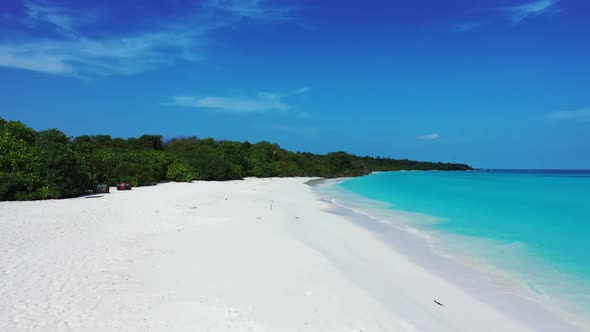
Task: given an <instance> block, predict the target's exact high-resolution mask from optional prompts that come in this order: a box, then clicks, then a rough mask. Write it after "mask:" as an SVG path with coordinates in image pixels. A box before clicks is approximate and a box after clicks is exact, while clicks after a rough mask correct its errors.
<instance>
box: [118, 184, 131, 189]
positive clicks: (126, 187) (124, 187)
mask: <svg viewBox="0 0 590 332" xmlns="http://www.w3.org/2000/svg"><path fill="white" fill-rule="evenodd" d="M117 190H131V183H129V182H121V183H117Z"/></svg>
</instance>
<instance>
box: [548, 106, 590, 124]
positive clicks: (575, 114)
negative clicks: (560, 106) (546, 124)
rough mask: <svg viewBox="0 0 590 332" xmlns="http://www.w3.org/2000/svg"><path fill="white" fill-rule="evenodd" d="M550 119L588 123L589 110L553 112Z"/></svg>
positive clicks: (589, 120) (589, 117) (589, 118)
mask: <svg viewBox="0 0 590 332" xmlns="http://www.w3.org/2000/svg"><path fill="white" fill-rule="evenodd" d="M550 117H551V118H552V119H554V120H563V121H581V122H590V108H582V109H579V110H575V111H559V112H553V113H551V114H550Z"/></svg>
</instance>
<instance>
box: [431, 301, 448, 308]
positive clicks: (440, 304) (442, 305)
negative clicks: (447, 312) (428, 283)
mask: <svg viewBox="0 0 590 332" xmlns="http://www.w3.org/2000/svg"><path fill="white" fill-rule="evenodd" d="M432 301H434V303H436V304H438V305H439V306H441V307H444V306H445V305H444V304H442V303H440V302H438V301H437V300H432Z"/></svg>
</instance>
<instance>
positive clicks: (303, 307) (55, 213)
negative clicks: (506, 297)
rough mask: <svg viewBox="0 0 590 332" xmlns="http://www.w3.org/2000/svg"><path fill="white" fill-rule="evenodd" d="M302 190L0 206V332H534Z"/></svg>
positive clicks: (249, 184) (198, 188) (173, 187)
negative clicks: (414, 260)
mask: <svg viewBox="0 0 590 332" xmlns="http://www.w3.org/2000/svg"><path fill="white" fill-rule="evenodd" d="M308 180H310V179H304V178H296V179H246V180H244V181H230V182H193V183H165V184H160V185H157V186H154V187H143V188H136V189H135V188H134V189H133V190H132V191H130V192H117V191H114V192H113V191H111V193H110V194H106V195H95V196H88V197H81V198H75V199H68V200H59V201H35V202H3V203H0V330H2V331H25V330H26V331H438V332H440V331H469V332H471V331H529V330H532V329H529V328H528V327H527V326H525V325H523V324H522V323H519V322H518V321H516V320H515V319H512V318H510V317H507V316H506V315H503V314H501V313H500V312H499V311H497V310H495V309H494V308H493V307H491V306H489V305H488V304H486V303H484V302H482V301H480V300H478V299H476V298H475V297H473V296H471V295H470V294H468V293H467V292H465V291H464V290H462V289H461V288H459V287H457V286H456V285H454V284H452V283H450V282H447V281H446V280H444V279H442V278H440V277H438V276H437V275H435V274H433V273H430V272H429V271H428V270H427V269H426V268H424V267H421V266H419V265H417V264H415V263H414V262H412V261H411V260H409V259H408V258H406V257H405V256H404V255H402V254H399V253H397V252H396V251H395V250H393V249H392V248H391V246H388V245H386V244H384V243H382V241H380V240H379V239H378V238H377V237H376V236H375V235H374V234H372V233H371V232H370V231H369V230H366V229H364V228H362V227H360V226H358V225H356V224H355V223H352V222H350V221H349V220H347V219H346V218H344V217H343V216H339V215H338V214H334V213H330V212H329V211H328V208H329V206H328V205H329V204H328V203H327V202H323V201H321V200H318V199H317V198H316V197H315V196H314V195H313V193H312V188H311V187H309V186H307V185H305V182H307V181H308ZM437 302H438V303H437Z"/></svg>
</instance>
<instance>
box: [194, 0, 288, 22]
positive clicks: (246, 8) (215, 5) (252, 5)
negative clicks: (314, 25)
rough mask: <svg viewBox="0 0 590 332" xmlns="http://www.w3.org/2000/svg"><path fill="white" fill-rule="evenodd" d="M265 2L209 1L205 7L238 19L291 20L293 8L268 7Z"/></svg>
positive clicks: (264, 0) (242, 0)
mask: <svg viewBox="0 0 590 332" xmlns="http://www.w3.org/2000/svg"><path fill="white" fill-rule="evenodd" d="M267 3H268V1H266V0H209V1H207V3H206V5H205V6H206V7H207V8H210V9H214V10H218V11H221V12H225V13H228V14H230V15H234V16H237V17H240V18H248V19H256V20H285V19H291V18H292V17H291V14H292V12H293V11H294V10H295V8H293V7H284V6H270V5H267Z"/></svg>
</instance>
